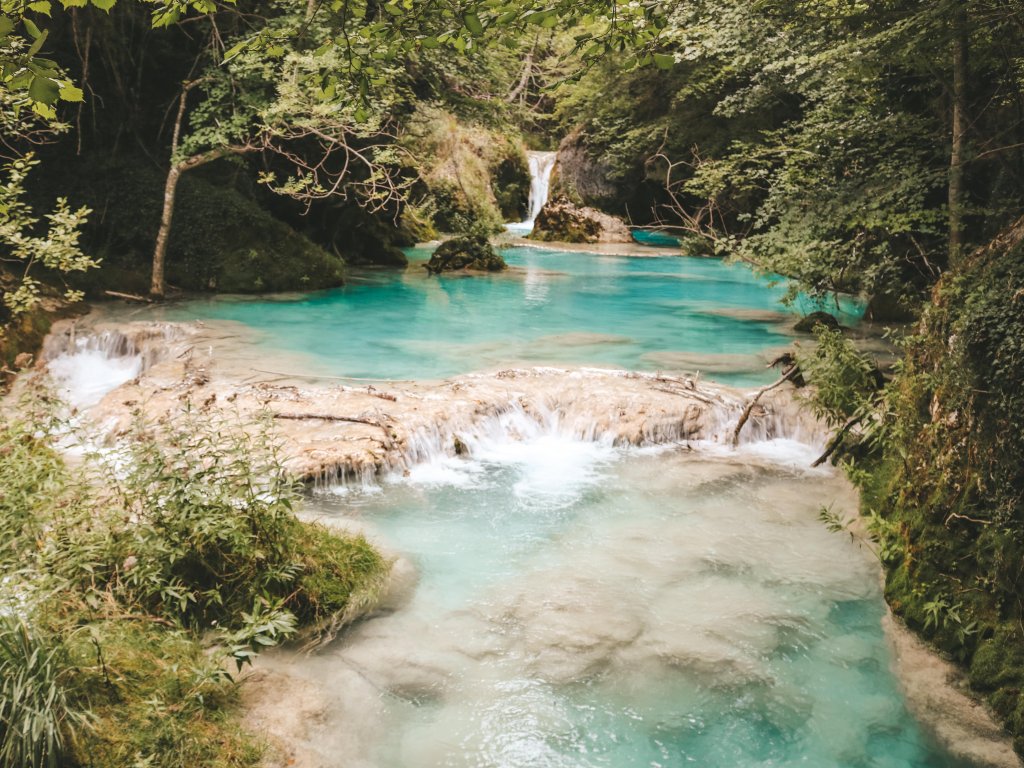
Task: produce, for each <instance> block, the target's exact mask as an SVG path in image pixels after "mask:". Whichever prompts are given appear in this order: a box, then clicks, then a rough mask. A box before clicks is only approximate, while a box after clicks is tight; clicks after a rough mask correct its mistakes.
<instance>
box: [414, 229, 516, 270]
mask: <svg viewBox="0 0 1024 768" xmlns="http://www.w3.org/2000/svg"><path fill="white" fill-rule="evenodd" d="M426 268H427V271H428V272H431V273H433V274H435V275H438V274H440V273H442V272H454V271H457V270H471V271H479V272H501V271H502V270H505V269H508V264H506V263H505V260H504V259H503V258H501V256H500V255H499V254H498V253H497V251H495V250H494V248H493V247H492V246H491V244H490V243H489V242H488V241H487V238H486V237H484V236H483V235H467V236H465V237H453V238H452V239H451V240H447V241H446V242H444V243H441V245H440V246H438V248H437V250H436V251H434V253H433V254H431V256H430V261H428V262H427V264H426Z"/></svg>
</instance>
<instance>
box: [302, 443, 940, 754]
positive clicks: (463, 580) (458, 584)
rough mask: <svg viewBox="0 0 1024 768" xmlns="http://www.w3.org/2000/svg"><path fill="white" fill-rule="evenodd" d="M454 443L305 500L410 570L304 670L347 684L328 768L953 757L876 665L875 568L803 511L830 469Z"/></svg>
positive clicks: (831, 489)
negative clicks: (362, 483)
mask: <svg viewBox="0 0 1024 768" xmlns="http://www.w3.org/2000/svg"><path fill="white" fill-rule="evenodd" d="M473 455H474V459H473V460H464V459H445V460H443V461H440V462H438V463H434V464H432V465H428V466H425V467H420V468H417V469H414V470H413V473H412V474H411V475H410V476H409V477H405V478H401V479H396V480H395V481H394V482H393V483H392V484H390V485H386V486H385V488H384V491H383V493H366V492H359V491H351V492H350V493H349V494H348V495H346V496H344V497H343V498H341V499H332V498H330V497H319V498H317V499H315V500H314V502H313V505H314V508H315V510H316V512H317V513H318V514H320V515H324V516H328V517H336V518H342V519H346V520H348V521H350V522H354V523H355V524H358V525H360V526H362V527H363V528H364V529H365V530H366V531H368V532H369V534H370V535H371V536H372V537H373V538H374V539H376V540H379V541H383V542H386V543H387V545H388V546H390V547H392V548H393V549H394V550H395V551H397V552H400V553H402V554H403V555H404V556H405V557H407V558H409V559H410V560H411V561H412V563H413V564H414V566H415V568H416V570H417V572H418V573H419V581H418V583H417V584H416V587H415V591H414V592H413V594H412V597H411V601H410V602H409V603H407V604H404V605H403V606H402V607H401V609H400V610H398V611H396V612H395V613H393V614H389V615H386V616H384V617H380V618H377V619H373V620H371V621H369V622H366V623H364V624H362V625H360V627H359V628H357V629H356V631H355V632H354V633H352V634H351V635H350V636H349V637H348V638H346V640H345V641H344V642H342V643H341V644H340V645H339V646H336V647H334V648H333V649H332V650H330V651H328V652H326V653H325V654H323V655H322V656H321V657H320V658H319V659H318V660H317V665H318V666H317V667H316V668H315V670H313V671H312V672H311V674H312V675H313V676H315V678H316V679H317V680H318V681H320V682H321V683H322V684H323V685H325V686H326V687H327V688H330V689H334V690H344V691H346V693H345V694H344V695H342V696H340V697H339V701H338V704H337V706H336V708H335V709H334V711H333V716H334V717H336V718H337V721H336V722H335V721H334V720H329V721H328V722H327V723H325V724H324V725H323V728H324V732H325V733H333V732H334V729H342V730H344V729H346V728H348V729H349V731H350V732H349V733H348V735H347V737H346V738H347V740H346V745H347V746H346V747H345V748H344V750H343V751H341V752H340V753H337V759H338V762H337V764H338V765H353V766H363V765H366V766H375V767H379V768H421V767H422V768H427V767H428V766H431V767H435V766H447V767H450V768H468V767H469V766H476V767H483V766H493V767H495V768H498V767H500V768H527V767H532V766H551V767H555V766H557V767H558V768H596V767H598V766H603V767H607V768H633V767H640V766H644V767H651V768H655V767H664V768H669V767H673V768H675V767H682V766H695V765H696V766H704V767H705V768H748V767H750V768H752V767H753V766H794V765H806V766H814V767H815V768H854V767H858V768H859V767H867V766H879V767H884V768H910V767H912V766H913V767H916V768H943V767H949V766H954V765H956V763H954V762H953V761H952V760H950V759H949V758H948V757H946V756H945V755H943V753H942V752H941V750H939V749H937V748H935V747H934V745H932V744H931V743H930V742H929V740H928V738H927V737H926V736H925V735H924V734H923V733H922V731H921V729H920V727H919V726H918V725H917V724H916V723H915V721H914V720H913V718H912V717H911V716H910V715H909V714H908V712H907V710H906V708H905V706H904V704H903V701H902V697H901V694H900V692H899V690H898V686H897V684H896V681H895V679H894V677H893V675H892V673H891V671H890V666H891V663H892V660H891V658H890V656H889V651H888V647H887V645H886V641H885V639H884V636H883V633H882V630H881V625H880V620H881V613H882V601H881V596H880V593H879V587H878V579H877V563H876V562H875V561H873V559H872V557H871V555H869V554H868V553H867V552H865V551H864V550H862V549H860V548H858V547H857V545H856V544H854V543H852V542H851V541H850V539H849V537H847V536H837V535H835V534H832V533H829V532H828V531H827V530H825V528H824V526H822V525H821V524H820V522H819V521H818V519H817V511H818V509H819V508H820V505H822V504H828V503H831V502H832V501H833V500H838V503H840V504H842V503H844V500H845V501H846V502H848V501H849V499H848V496H845V495H844V492H843V489H842V487H841V486H840V485H839V484H838V483H837V481H836V480H835V478H831V477H828V476H826V475H822V474H818V473H808V472H806V471H804V470H801V469H795V468H793V467H786V466H779V465H776V464H772V463H766V462H763V461H760V460H758V459H757V458H756V457H755V456H753V455H748V456H743V457H739V461H737V460H736V459H737V457H735V456H730V457H717V458H716V457H709V458H708V457H705V458H702V457H699V456H694V455H693V454H688V453H686V454H684V453H678V452H668V453H660V454H657V455H640V454H637V453H636V452H634V453H623V452H619V451H615V450H613V449H611V448H608V447H603V446H599V445H595V444H586V443H581V442H577V441H572V440H568V439H563V438H559V437H558V436H555V435H541V436H533V437H530V438H527V439H525V440H516V441H508V442H503V441H494V442H493V443H491V444H483V445H475V446H473ZM803 466H806V463H804V464H803ZM352 670H358V672H359V677H358V679H356V678H353V677H352ZM361 686H362V687H363V688H366V690H365V691H362V690H361ZM371 686H372V687H371ZM357 712H358V713H361V715H360V714H356V713H357ZM352 731H355V732H354V733H353V732H352ZM353 742H354V743H356V744H357V745H358V746H356V747H353V746H352V743H353ZM336 749H341V747H336Z"/></svg>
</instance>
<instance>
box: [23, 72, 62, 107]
mask: <svg viewBox="0 0 1024 768" xmlns="http://www.w3.org/2000/svg"><path fill="white" fill-rule="evenodd" d="M28 96H29V98H30V99H32V101H37V102H39V103H40V104H53V103H54V102H56V101H57V99H58V97H59V96H60V84H59V83H58V82H57V81H56V80H51V79H50V78H48V77H33V78H32V82H31V83H30V84H29V86H28Z"/></svg>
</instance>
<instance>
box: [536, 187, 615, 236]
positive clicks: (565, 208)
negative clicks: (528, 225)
mask: <svg viewBox="0 0 1024 768" xmlns="http://www.w3.org/2000/svg"><path fill="white" fill-rule="evenodd" d="M530 237H531V238H532V239H534V240H546V241H549V242H552V241H557V242H563V243H631V242H633V236H632V234H631V233H630V231H629V227H627V226H626V223H625V222H624V221H622V219H619V218H618V217H616V216H612V215H610V214H607V213H602V212H601V211H599V210H597V209H596V208H581V207H579V206H577V205H575V204H574V203H573V202H572V201H570V200H569V198H567V197H556V198H555V199H553V200H551V201H549V202H548V203H547V205H545V206H544V207H543V208H542V209H541V212H540V214H539V215H538V216H537V220H536V221H535V222H534V225H533V233H532V234H531V235H530Z"/></svg>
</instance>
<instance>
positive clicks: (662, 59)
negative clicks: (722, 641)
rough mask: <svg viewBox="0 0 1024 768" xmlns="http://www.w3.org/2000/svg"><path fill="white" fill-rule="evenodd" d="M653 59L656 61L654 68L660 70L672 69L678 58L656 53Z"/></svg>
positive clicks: (668, 54)
mask: <svg viewBox="0 0 1024 768" xmlns="http://www.w3.org/2000/svg"><path fill="white" fill-rule="evenodd" d="M652 58H653V59H654V66H656V67H657V68H658V69H672V67H673V65H674V64H675V63H676V57H675V56H673V55H672V54H671V53H656V54H654V56H653V57H652Z"/></svg>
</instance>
